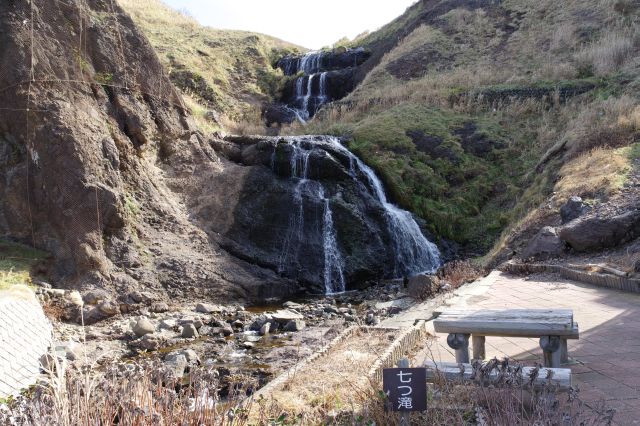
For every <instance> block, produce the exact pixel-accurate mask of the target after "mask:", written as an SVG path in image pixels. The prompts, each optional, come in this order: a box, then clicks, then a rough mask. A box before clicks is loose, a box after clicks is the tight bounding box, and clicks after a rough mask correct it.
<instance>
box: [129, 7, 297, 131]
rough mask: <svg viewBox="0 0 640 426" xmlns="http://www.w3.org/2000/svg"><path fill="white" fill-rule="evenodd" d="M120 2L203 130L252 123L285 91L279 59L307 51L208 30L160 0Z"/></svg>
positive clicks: (279, 42)
mask: <svg viewBox="0 0 640 426" xmlns="http://www.w3.org/2000/svg"><path fill="white" fill-rule="evenodd" d="M118 2H119V3H120V5H121V6H122V7H123V8H124V9H125V10H126V11H127V12H128V13H129V14H130V15H131V16H132V18H133V20H134V21H135V23H136V24H137V25H138V26H139V27H140V28H141V29H142V31H143V32H144V33H145V35H146V36H147V38H148V39H149V41H150V42H151V44H152V45H153V47H154V48H155V50H156V52H157V53H158V55H159V57H160V60H161V62H162V64H163V65H164V66H165V67H166V69H167V70H168V72H169V73H170V78H171V80H172V82H173V83H174V84H175V85H176V86H177V87H178V88H180V89H181V90H182V92H183V93H184V94H185V95H186V96H185V99H186V102H187V104H188V105H189V106H190V107H191V109H192V110H193V113H194V116H195V117H196V119H198V121H199V124H200V125H201V127H202V128H203V130H213V129H214V128H215V127H216V126H217V125H220V124H230V123H229V122H239V121H243V120H252V119H253V118H254V116H255V115H256V114H259V112H260V106H261V105H262V103H263V102H264V101H266V100H269V99H271V98H272V97H273V96H274V95H275V94H277V92H278V90H279V82H280V81H281V79H282V73H281V72H280V71H279V70H275V69H274V68H273V67H272V63H273V61H274V60H276V59H277V58H280V57H282V56H284V55H286V54H287V53H290V52H295V51H301V50H303V49H302V48H301V47H299V46H295V45H293V44H290V43H286V42H284V41H282V40H278V39H276V38H273V37H269V36H266V35H263V34H257V33H251V32H245V31H230V30H216V29H212V28H207V27H203V26H201V25H200V24H198V23H197V22H196V20H195V19H193V18H191V17H189V16H187V15H184V14H182V13H180V12H178V11H176V10H174V9H171V8H169V7H168V6H166V5H165V4H164V3H162V2H161V1H160V0H118ZM210 111H214V113H213V114H212V113H211V112H210ZM216 121H217V122H218V124H216Z"/></svg>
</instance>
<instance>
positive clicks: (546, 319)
mask: <svg viewBox="0 0 640 426" xmlns="http://www.w3.org/2000/svg"><path fill="white" fill-rule="evenodd" d="M433 325H434V329H435V331H436V332H437V333H461V334H473V335H477V336H507V337H541V336H561V337H564V338H567V339H577V338H579V330H578V326H577V324H576V323H574V321H573V311H572V310H570V309H507V310H484V311H464V310H449V311H444V312H442V313H440V315H439V316H438V317H437V318H436V319H435V320H434V321H433Z"/></svg>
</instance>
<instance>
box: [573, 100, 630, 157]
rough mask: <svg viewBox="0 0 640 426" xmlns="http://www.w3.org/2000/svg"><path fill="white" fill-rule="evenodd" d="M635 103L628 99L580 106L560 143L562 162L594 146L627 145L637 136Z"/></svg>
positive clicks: (600, 101)
mask: <svg viewBox="0 0 640 426" xmlns="http://www.w3.org/2000/svg"><path fill="white" fill-rule="evenodd" d="M637 110H638V101H637V99H635V98H632V97H630V96H621V97H619V98H610V99H607V100H598V101H594V102H592V103H590V104H586V105H584V106H583V107H582V108H581V110H580V112H579V114H578V115H577V116H576V117H575V118H574V119H573V120H571V121H570V122H568V123H567V127H566V130H565V133H564V136H563V138H562V139H561V140H560V143H563V144H564V145H565V148H566V150H567V152H566V154H565V158H566V159H572V158H575V157H577V156H578V155H580V154H581V153H583V152H586V151H589V150H592V149H594V148H598V147H612V148H613V147H620V146H627V145H630V144H631V143H632V142H633V141H634V139H635V138H637V137H638V129H639V127H638V118H637V117H638V111H637Z"/></svg>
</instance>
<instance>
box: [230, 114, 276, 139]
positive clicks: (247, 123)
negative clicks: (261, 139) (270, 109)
mask: <svg viewBox="0 0 640 426" xmlns="http://www.w3.org/2000/svg"><path fill="white" fill-rule="evenodd" d="M221 122H222V123H221V124H222V126H223V128H224V129H225V130H226V131H227V132H229V133H231V134H234V135H240V136H248V135H267V134H268V133H269V129H268V128H267V127H266V126H265V123H264V120H263V119H262V112H261V110H260V109H259V108H258V107H253V108H250V109H248V110H247V111H246V112H245V113H244V114H243V115H242V116H241V117H240V118H239V119H238V120H232V119H230V118H229V117H227V116H223V117H222V119H221Z"/></svg>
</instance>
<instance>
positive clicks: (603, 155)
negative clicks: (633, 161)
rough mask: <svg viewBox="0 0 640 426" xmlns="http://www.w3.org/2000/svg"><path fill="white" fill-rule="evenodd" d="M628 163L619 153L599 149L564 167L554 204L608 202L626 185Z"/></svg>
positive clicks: (621, 151)
mask: <svg viewBox="0 0 640 426" xmlns="http://www.w3.org/2000/svg"><path fill="white" fill-rule="evenodd" d="M629 170H630V164H629V159H628V157H627V156H626V155H625V153H624V152H623V150H620V149H608V148H596V149H593V150H592V151H590V152H587V153H584V154H582V155H580V156H578V157H576V158H575V159H573V160H572V161H569V162H568V163H567V164H565V165H564V166H563V167H562V168H561V169H560V172H559V177H560V180H559V181H558V183H557V184H556V186H555V195H554V197H553V201H554V204H556V205H559V204H562V203H564V202H565V201H566V200H567V199H569V197H571V196H573V195H578V196H580V197H583V198H587V199H589V198H607V197H610V196H611V195H613V194H614V193H615V192H616V191H618V190H619V189H620V188H621V187H622V185H623V184H624V180H625V176H626V174H627V172H628V171H629Z"/></svg>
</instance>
